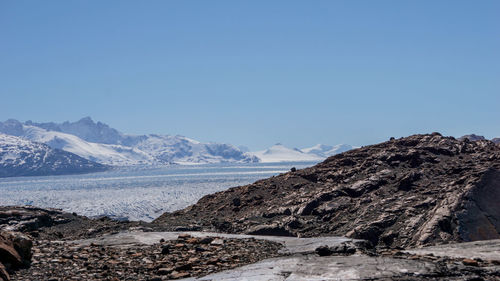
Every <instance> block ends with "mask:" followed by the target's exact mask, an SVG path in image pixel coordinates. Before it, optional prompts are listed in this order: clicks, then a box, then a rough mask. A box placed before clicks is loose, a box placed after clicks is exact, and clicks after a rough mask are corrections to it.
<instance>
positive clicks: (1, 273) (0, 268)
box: [0, 262, 10, 281]
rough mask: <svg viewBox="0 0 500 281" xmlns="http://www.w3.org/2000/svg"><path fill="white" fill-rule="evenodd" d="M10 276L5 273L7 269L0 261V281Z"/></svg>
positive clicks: (7, 280) (6, 279)
mask: <svg viewBox="0 0 500 281" xmlns="http://www.w3.org/2000/svg"><path fill="white" fill-rule="evenodd" d="M9 280H10V276H9V273H7V269H5V266H4V265H3V264H2V263H1V262H0V281H9Z"/></svg>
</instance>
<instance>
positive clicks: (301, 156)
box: [252, 143, 323, 163]
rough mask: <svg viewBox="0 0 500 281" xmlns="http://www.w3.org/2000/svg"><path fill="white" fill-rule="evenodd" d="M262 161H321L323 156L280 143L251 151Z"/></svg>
mask: <svg viewBox="0 0 500 281" xmlns="http://www.w3.org/2000/svg"><path fill="white" fill-rule="evenodd" d="M252 154H253V155H255V156H256V157H258V158H259V159H260V160H261V161H262V162H264V163H272V162H293V161H321V160H322V159H323V157H321V156H318V155H314V154H309V153H304V152H303V151H301V150H300V149H297V148H295V149H291V148H288V147H286V146H284V145H282V144H280V143H278V144H275V145H273V146H271V147H270V148H268V149H266V150H262V151H257V152H253V153H252Z"/></svg>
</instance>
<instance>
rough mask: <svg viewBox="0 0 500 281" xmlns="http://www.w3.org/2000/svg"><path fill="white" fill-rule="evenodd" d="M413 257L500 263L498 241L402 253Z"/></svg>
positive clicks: (412, 250) (443, 246) (467, 243)
mask: <svg viewBox="0 0 500 281" xmlns="http://www.w3.org/2000/svg"><path fill="white" fill-rule="evenodd" d="M404 252H406V253H410V254H415V255H429V254H433V255H434V256H439V257H450V258H464V259H465V258H467V259H478V258H479V259H483V260H498V261H500V240H498V239H495V240H486V241H475V242H466V243H457V244H446V245H439V246H431V247H425V248H420V249H411V250H406V251H404Z"/></svg>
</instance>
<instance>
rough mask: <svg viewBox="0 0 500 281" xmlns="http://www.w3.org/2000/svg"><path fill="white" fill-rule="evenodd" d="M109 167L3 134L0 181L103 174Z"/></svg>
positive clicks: (0, 153)
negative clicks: (91, 173) (12, 177)
mask: <svg viewBox="0 0 500 281" xmlns="http://www.w3.org/2000/svg"><path fill="white" fill-rule="evenodd" d="M105 169H106V167H105V166H103V165H101V164H97V163H94V162H91V161H89V160H87V159H84V158H82V157H79V156H78V155H75V154H73V153H69V152H66V151H62V150H58V149H52V148H50V147H49V146H47V145H45V144H42V143H36V142H32V141H29V140H26V139H22V138H19V137H15V136H10V135H5V134H0V177H11V176H32V175H60V174H71V173H85V172H95V171H103V170H105Z"/></svg>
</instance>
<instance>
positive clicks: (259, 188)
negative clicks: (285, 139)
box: [155, 133, 500, 247]
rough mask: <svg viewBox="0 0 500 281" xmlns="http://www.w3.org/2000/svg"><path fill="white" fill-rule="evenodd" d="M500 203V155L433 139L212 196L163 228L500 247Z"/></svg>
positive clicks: (346, 157)
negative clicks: (499, 242)
mask: <svg viewBox="0 0 500 281" xmlns="http://www.w3.org/2000/svg"><path fill="white" fill-rule="evenodd" d="M234 198H238V203H239V204H238V206H237V208H235V206H234V203H233V200H234ZM499 198H500V146H498V145H496V144H494V143H493V142H491V141H488V140H482V139H478V140H476V141H470V140H469V139H468V138H464V139H463V140H457V139H455V138H453V137H443V136H441V135H440V134H439V133H433V134H428V135H413V136H410V137H406V138H401V139H394V140H391V141H388V142H384V143H380V144H377V145H371V146H366V147H362V148H359V149H355V150H351V151H348V152H345V153H342V154H339V155H335V156H332V157H330V158H328V159H326V160H325V161H324V162H322V163H320V164H318V165H316V166H313V167H310V168H306V169H302V170H296V171H295V172H289V173H285V174H281V175H278V176H275V177H272V178H269V179H265V180H260V181H257V182H255V183H254V184H250V185H246V186H241V187H236V188H231V189H229V190H227V191H223V192H219V193H215V194H211V195H208V196H205V197H203V198H202V199H200V200H199V201H198V203H196V204H195V205H192V206H190V207H188V208H186V209H184V210H180V211H177V212H174V213H165V214H163V215H162V216H161V217H160V218H158V219H157V220H156V221H155V223H158V224H162V225H167V226H172V227H182V226H198V227H200V228H202V229H205V230H216V231H224V232H230V233H255V234H258V232H252V231H253V230H256V229H268V228H269V226H272V229H275V230H280V232H282V233H287V234H288V233H289V234H290V235H294V236H303V237H312V236H324V235H336V236H345V235H347V236H349V237H353V238H359V239H365V240H368V241H370V242H371V243H372V244H373V245H380V246H387V247H410V246H412V247H414V246H422V245H428V244H439V243H444V242H452V241H456V242H462V241H473V240H478V239H495V238H499V237H500V236H499V233H500V223H499V222H500V207H498V204H497V203H496V202H498V199H499ZM263 234H264V233H263ZM266 234H271V233H270V232H266Z"/></svg>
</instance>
